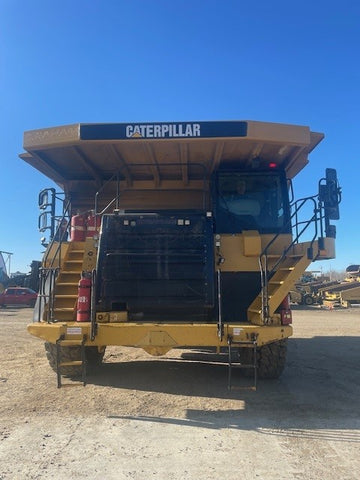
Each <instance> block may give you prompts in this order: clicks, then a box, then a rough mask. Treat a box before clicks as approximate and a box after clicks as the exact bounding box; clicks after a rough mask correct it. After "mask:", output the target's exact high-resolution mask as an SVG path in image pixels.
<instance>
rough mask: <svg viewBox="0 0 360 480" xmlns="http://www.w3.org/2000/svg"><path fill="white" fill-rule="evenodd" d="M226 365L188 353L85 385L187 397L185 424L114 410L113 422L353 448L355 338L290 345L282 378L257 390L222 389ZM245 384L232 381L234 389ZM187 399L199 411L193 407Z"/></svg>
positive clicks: (358, 406) (359, 351)
mask: <svg viewBox="0 0 360 480" xmlns="http://www.w3.org/2000/svg"><path fill="white" fill-rule="evenodd" d="M205 359H207V361H205ZM226 361H227V357H226V355H224V354H223V355H215V354H214V353H206V352H205V351H203V350H195V351H186V353H185V354H183V355H182V358H180V357H179V358H178V359H171V360H170V359H165V360H150V361H132V362H123V363H121V362H120V363H105V364H104V365H103V368H102V369H101V371H100V372H99V373H98V374H96V375H94V376H91V377H90V378H89V383H93V384H96V385H106V386H109V387H113V388H122V389H131V390H135V391H139V392H140V391H143V392H150V393H151V392H153V393H166V394H172V395H182V396H186V397H188V400H185V401H184V402H185V403H184V406H185V407H186V415H185V418H184V416H183V415H182V418H172V417H171V416H168V417H167V416H166V415H164V416H156V415H154V416H152V415H139V416H133V415H121V414H120V415H118V414H117V413H118V410H117V409H114V414H113V415H108V418H112V419H129V420H135V421H138V422H157V423H165V424H176V425H181V426H187V427H203V428H209V429H223V428H227V429H239V430H256V431H257V432H259V433H262V434H264V435H273V436H283V437H299V438H302V439H309V440H310V439H319V440H324V441H338V442H350V443H360V403H359V396H360V372H359V369H358V368H357V366H358V365H359V361H360V338H358V337H313V338H309V339H290V340H289V348H288V362H287V367H286V369H285V371H284V373H283V375H282V376H281V378H280V379H278V380H259V383H258V389H257V391H256V392H254V391H249V390H246V389H244V388H239V389H234V390H232V391H228V390H227V363H226ZM236 373H237V372H236ZM249 383H250V384H251V379H244V378H243V377H241V376H240V375H236V376H235V377H234V385H235V386H236V387H239V386H240V387H244V386H246V385H249ZM190 397H191V398H190ZM194 397H196V398H197V400H196V403H197V405H198V404H199V402H200V403H201V404H203V408H194V400H193V398H194ZM207 398H208V399H212V400H211V402H210V401H208V400H207ZM216 399H220V400H221V402H220V403H219V402H216ZM213 401H215V405H217V409H214V407H213V406H214V403H213Z"/></svg>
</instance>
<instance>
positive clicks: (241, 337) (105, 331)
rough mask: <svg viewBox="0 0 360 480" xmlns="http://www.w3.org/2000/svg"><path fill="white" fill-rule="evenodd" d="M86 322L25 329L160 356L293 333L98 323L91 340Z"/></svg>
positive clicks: (242, 326)
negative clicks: (133, 349) (219, 333)
mask: <svg viewBox="0 0 360 480" xmlns="http://www.w3.org/2000/svg"><path fill="white" fill-rule="evenodd" d="M90 327H91V326H90V323H88V322H67V323H65V322H61V323H60V322H59V323H46V322H37V323H32V324H30V325H28V327H27V329H28V332H29V333H31V334H32V335H34V336H36V337H39V338H41V339H42V340H45V341H47V342H50V343H56V340H57V339H58V338H60V336H61V335H64V336H65V337H66V338H72V339H74V340H76V339H77V338H78V339H79V342H80V340H81V339H82V337H83V335H86V337H87V340H86V346H97V347H99V348H101V347H104V346H108V345H119V346H127V347H138V348H142V349H144V350H145V351H147V352H148V353H150V354H152V355H163V354H165V353H166V352H167V351H169V350H171V349H172V348H177V347H182V348H192V347H216V348H221V347H226V346H227V344H228V343H227V342H228V338H229V337H231V338H232V340H233V341H235V342H250V341H254V340H256V343H257V345H258V346H262V345H265V344H267V343H273V342H276V341H278V340H282V339H285V338H288V337H290V336H291V335H292V327H291V326H290V325H277V326H260V325H252V324H249V323H237V324H232V323H231V324H224V326H223V327H224V329H223V335H222V336H221V338H220V336H219V335H218V328H217V325H216V324H194V323H191V324H187V323H181V324H179V323H176V324H175V323H128V322H127V323H102V324H101V323H99V324H98V325H97V333H96V336H95V339H94V340H93V341H91V340H90Z"/></svg>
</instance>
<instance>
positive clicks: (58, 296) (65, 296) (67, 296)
mask: <svg viewBox="0 0 360 480" xmlns="http://www.w3.org/2000/svg"><path fill="white" fill-rule="evenodd" d="M77 297H78V296H77V295H56V296H55V300H56V299H57V298H77Z"/></svg>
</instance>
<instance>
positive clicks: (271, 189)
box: [215, 172, 289, 233]
mask: <svg viewBox="0 0 360 480" xmlns="http://www.w3.org/2000/svg"><path fill="white" fill-rule="evenodd" d="M215 215H216V231H217V232H218V233H237V232H241V231H243V230H258V231H259V232H261V233H277V232H279V231H282V230H284V233H285V230H286V228H285V227H286V226H287V219H288V218H289V217H288V196H287V189H286V182H285V178H284V177H282V176H281V175H279V174H260V173H257V174H254V173H252V174H245V173H235V172H226V173H225V172H223V173H221V174H219V175H218V178H217V182H216V192H215ZM287 230H289V228H288V229H287Z"/></svg>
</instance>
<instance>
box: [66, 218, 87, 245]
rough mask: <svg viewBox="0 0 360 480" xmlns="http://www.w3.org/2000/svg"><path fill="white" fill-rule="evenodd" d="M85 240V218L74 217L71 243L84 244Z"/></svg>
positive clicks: (72, 219)
mask: <svg viewBox="0 0 360 480" xmlns="http://www.w3.org/2000/svg"><path fill="white" fill-rule="evenodd" d="M84 240H85V218H84V217H83V215H79V214H77V215H74V216H73V217H72V218H71V229H70V241H71V242H83V241H84Z"/></svg>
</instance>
